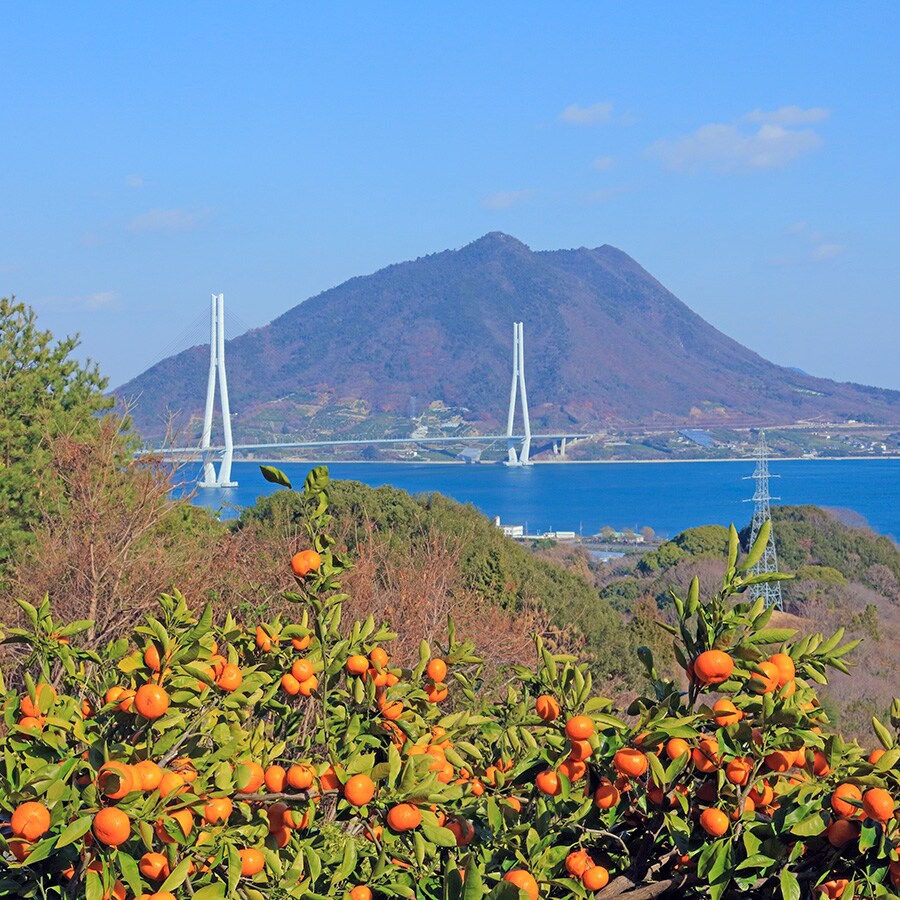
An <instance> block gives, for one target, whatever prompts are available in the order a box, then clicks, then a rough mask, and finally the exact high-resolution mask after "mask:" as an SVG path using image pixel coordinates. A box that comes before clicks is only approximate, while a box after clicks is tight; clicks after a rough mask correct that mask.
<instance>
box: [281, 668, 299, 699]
mask: <svg viewBox="0 0 900 900" xmlns="http://www.w3.org/2000/svg"><path fill="white" fill-rule="evenodd" d="M281 689H282V690H283V691H284V692H285V693H286V694H287V695H288V696H289V697H296V696H297V694H299V693H300V682H299V681H297V679H296V678H294V676H293V675H291V673H290V672H285V673H284V675H282V676H281Z"/></svg>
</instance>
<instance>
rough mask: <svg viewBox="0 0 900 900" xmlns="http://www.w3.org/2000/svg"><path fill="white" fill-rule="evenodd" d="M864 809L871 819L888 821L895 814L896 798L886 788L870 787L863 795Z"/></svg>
mask: <svg viewBox="0 0 900 900" xmlns="http://www.w3.org/2000/svg"><path fill="white" fill-rule="evenodd" d="M862 801H863V810H864V811H865V814H866V815H867V816H868V817H869V818H870V819H875V820H876V821H877V822H887V821H889V820H890V819H892V818H893V816H894V798H893V797H892V796H891V795H890V794H889V793H888V792H887V791H886V790H885V789H884V788H869V790H867V791H866V792H865V793H864V794H863V797H862Z"/></svg>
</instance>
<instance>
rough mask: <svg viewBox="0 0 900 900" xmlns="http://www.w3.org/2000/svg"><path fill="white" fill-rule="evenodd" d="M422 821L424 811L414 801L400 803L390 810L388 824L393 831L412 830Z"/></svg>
mask: <svg viewBox="0 0 900 900" xmlns="http://www.w3.org/2000/svg"><path fill="white" fill-rule="evenodd" d="M421 822H422V813H421V812H419V807H418V806H413V804H412V803H398V804H397V805H396V806H392V807H391V808H390V809H389V810H388V814H387V824H388V828H390V829H391V830H392V831H412V830H413V829H414V828H418V827H419V825H420V824H421Z"/></svg>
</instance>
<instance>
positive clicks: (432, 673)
mask: <svg viewBox="0 0 900 900" xmlns="http://www.w3.org/2000/svg"><path fill="white" fill-rule="evenodd" d="M425 674H426V675H427V676H428V677H429V678H430V679H431V680H432V681H434V682H437V683H438V684H440V683H441V682H443V680H444V679H445V678H446V677H447V663H445V662H444V661H443V660H442V659H438V658H435V659H433V660H431V662H430V663H428V668H427V669H425Z"/></svg>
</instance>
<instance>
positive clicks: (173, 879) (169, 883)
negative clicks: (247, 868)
mask: <svg viewBox="0 0 900 900" xmlns="http://www.w3.org/2000/svg"><path fill="white" fill-rule="evenodd" d="M238 858H240V857H238ZM193 862H194V861H193V860H192V859H190V858H188V859H183V860H182V861H181V862H180V863H178V865H177V866H175V868H174V869H173V870H172V874H171V875H170V876H169V877H168V878H167V879H166V880H165V881H164V882H163V883H162V887H161V888H160V890H161V891H171V890H172V889H173V888H177V887H180V886H181V885H182V884H184V879H185V878H187V877H188V872H189V870H190V868H191V865H192V864H193Z"/></svg>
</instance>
